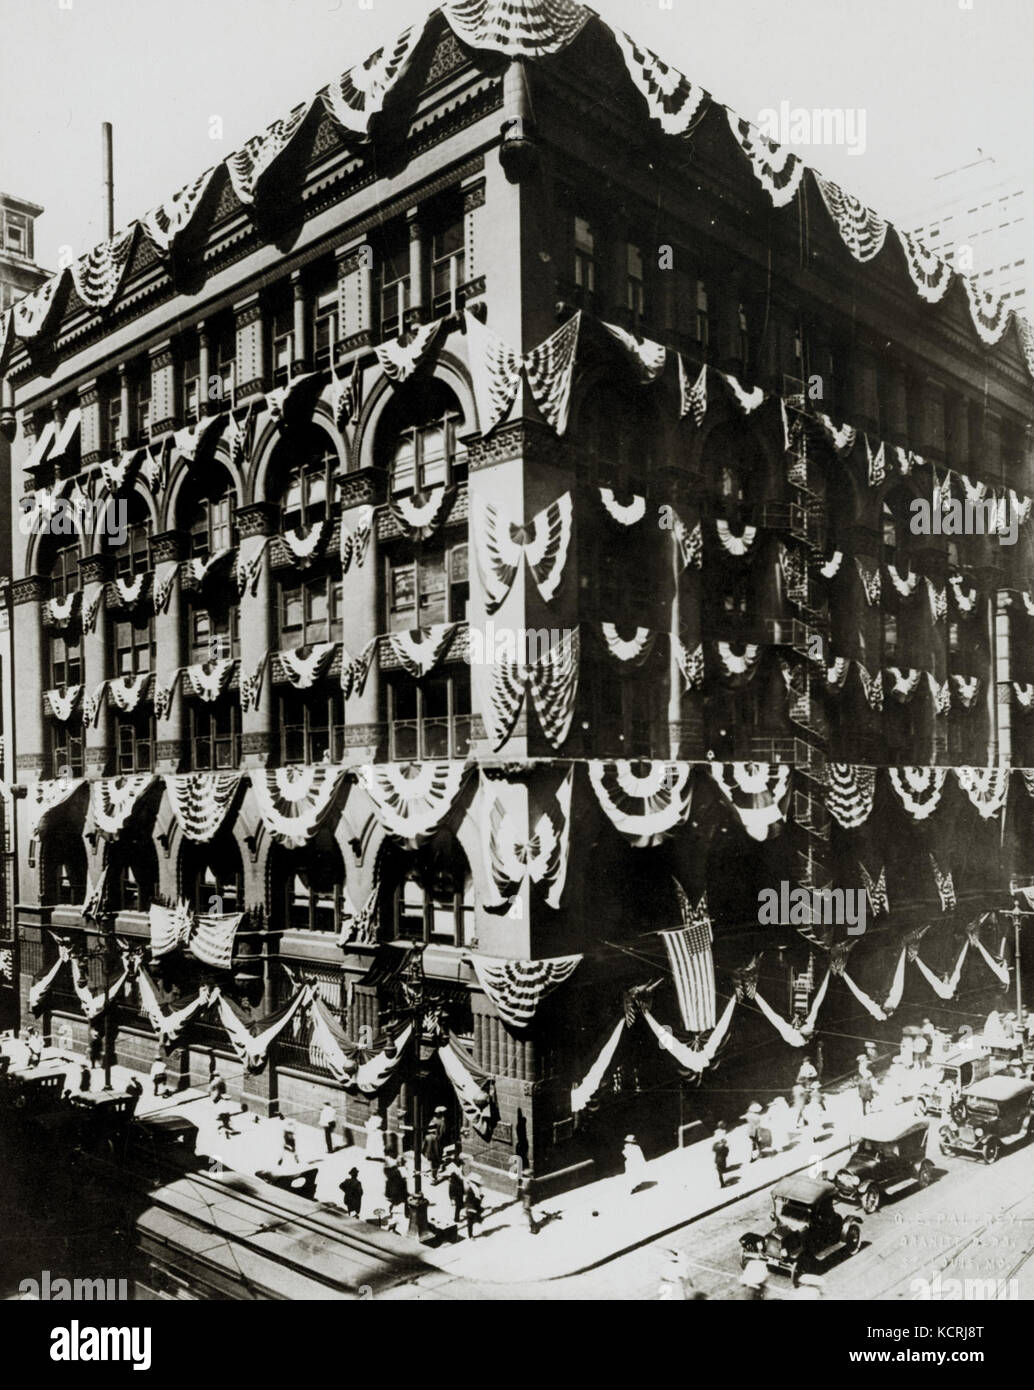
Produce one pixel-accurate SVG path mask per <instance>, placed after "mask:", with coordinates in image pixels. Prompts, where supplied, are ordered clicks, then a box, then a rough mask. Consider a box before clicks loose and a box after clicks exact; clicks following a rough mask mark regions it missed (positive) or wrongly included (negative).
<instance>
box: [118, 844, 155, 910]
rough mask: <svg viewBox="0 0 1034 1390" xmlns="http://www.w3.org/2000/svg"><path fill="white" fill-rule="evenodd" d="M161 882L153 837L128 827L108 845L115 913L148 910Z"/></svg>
mask: <svg viewBox="0 0 1034 1390" xmlns="http://www.w3.org/2000/svg"><path fill="white" fill-rule="evenodd" d="M157 884H158V856H157V855H156V854H155V849H154V841H153V839H152V838H151V836H150V835H149V834H144V833H142V832H139V831H138V832H136V833H133V832H132V831H131V830H130V829H129V828H128V827H127V829H126V830H124V831H123V832H122V834H121V835H120V836H119V837H118V839H117V840H113V841H112V843H111V844H110V845H109V847H108V877H107V906H108V907H109V908H110V909H111V910H112V911H115V912H146V911H147V909H148V908H149V907H150V905H151V902H152V900H153V898H154V895H155V890H156V888H157Z"/></svg>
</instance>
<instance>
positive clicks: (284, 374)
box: [272, 299, 294, 386]
mask: <svg viewBox="0 0 1034 1390" xmlns="http://www.w3.org/2000/svg"><path fill="white" fill-rule="evenodd" d="M272 338H273V385H274V386H286V385H287V383H288V382H289V381H290V379H291V363H292V362H293V361H294V307H293V305H292V303H291V301H290V299H287V300H286V301H285V300H283V299H281V302H280V303H279V304H278V305H277V307H276V309H275V310H274V311H273V323H272Z"/></svg>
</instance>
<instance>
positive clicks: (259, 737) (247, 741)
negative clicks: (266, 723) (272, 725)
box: [241, 729, 274, 754]
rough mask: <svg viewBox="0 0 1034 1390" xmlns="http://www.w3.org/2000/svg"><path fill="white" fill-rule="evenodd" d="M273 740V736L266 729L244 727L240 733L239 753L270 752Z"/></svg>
mask: <svg viewBox="0 0 1034 1390" xmlns="http://www.w3.org/2000/svg"><path fill="white" fill-rule="evenodd" d="M273 742H274V736H273V734H272V733H271V731H270V730H268V729H246V730H245V731H244V733H243V734H241V753H242V754H244V753H259V754H268V753H271V752H272V751H273Z"/></svg>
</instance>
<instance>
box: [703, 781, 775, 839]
mask: <svg viewBox="0 0 1034 1390" xmlns="http://www.w3.org/2000/svg"><path fill="white" fill-rule="evenodd" d="M709 767H710V771H711V776H712V777H713V778H714V780H715V784H716V785H717V786H718V787H719V789H720V790H721V792H722V793H723V795H724V796H725V797H726V799H727V800H728V801H729V803H730V805H731V806H732V808H733V810H734V811H735V812H736V814H737V815H738V816H739V818H740V821H741V823H742V825H743V828H744V830H745V831H746V832H747V834H748V835H749V836H750V837H751V839H752V840H767V839H768V838H769V836H770V835H772V834H773V833H775V827H776V826H778V825H782V823H783V820H784V819H785V817H786V811H785V807H784V806H783V805H781V804H780V803H781V802H783V801H784V798H785V797H786V794H787V792H788V791H789V788H790V768H789V766H788V765H787V764H786V763H710V764H709Z"/></svg>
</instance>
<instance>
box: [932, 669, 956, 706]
mask: <svg viewBox="0 0 1034 1390" xmlns="http://www.w3.org/2000/svg"><path fill="white" fill-rule="evenodd" d="M927 679H928V680H929V682H930V698H931V699H932V700H933V712H934V714H935V715H938V716H940V715H943V714H949V713H950V712H951V681H950V680H946V681H945V682H944V684H943V685H940V684H938V681H937V677H936V676H935V675H934V674H933V672H930V671H928V672H927Z"/></svg>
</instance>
